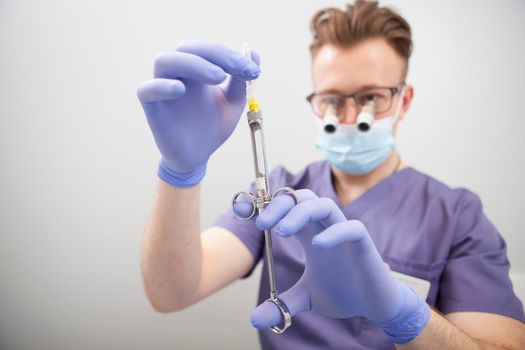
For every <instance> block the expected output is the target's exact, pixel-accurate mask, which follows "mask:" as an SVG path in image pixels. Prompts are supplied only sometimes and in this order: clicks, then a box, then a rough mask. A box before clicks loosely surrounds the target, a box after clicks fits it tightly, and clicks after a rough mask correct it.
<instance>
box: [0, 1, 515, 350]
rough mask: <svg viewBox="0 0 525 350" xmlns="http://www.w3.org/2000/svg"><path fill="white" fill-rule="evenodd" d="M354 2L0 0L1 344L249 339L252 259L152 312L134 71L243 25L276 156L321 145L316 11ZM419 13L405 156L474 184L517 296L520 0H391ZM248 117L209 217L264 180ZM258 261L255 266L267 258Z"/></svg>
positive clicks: (222, 167)
mask: <svg viewBox="0 0 525 350" xmlns="http://www.w3.org/2000/svg"><path fill="white" fill-rule="evenodd" d="M327 4H334V5H337V6H339V7H340V6H342V5H343V4H344V2H342V1H332V2H326V1H308V2H306V1H302V2H299V1H296V2H291V1H246V0H245V1H240V0H237V1H203V0H199V1H147V2H133V1H132V2H124V1H121V2H109V1H83V2H80V1H66V0H62V1H61V0H50V1H25V0H16V1H14V0H11V1H8V0H3V1H0V50H1V54H0V100H1V103H0V116H1V118H2V127H1V129H0V130H1V131H0V132H1V135H0V149H1V163H0V164H1V166H2V171H1V172H0V178H1V181H0V184H1V193H2V197H1V198H2V199H1V201H2V202H1V203H2V210H1V220H0V225H1V226H0V228H1V231H0V348H1V349H24V350H29V349H54V350H59V349H128V350H131V349H146V348H147V349H206V348H214V349H217V348H221V349H246V348H256V347H258V343H257V338H256V332H255V331H254V330H253V329H252V328H251V327H250V325H249V322H248V320H249V314H250V312H251V310H252V309H253V307H254V306H255V301H256V290H257V284H258V276H259V274H260V272H256V273H255V277H252V278H250V279H248V280H246V281H240V282H238V283H235V284H234V285H232V286H230V287H228V288H226V289H225V290H223V291H221V292H219V293H218V294H217V295H215V296H213V297H211V298H209V299H207V300H205V301H204V302H202V303H200V304H198V305H196V306H194V307H191V308H189V309H188V310H185V311H183V312H179V313H175V314H170V315H161V314H156V313H155V312H154V311H153V310H152V309H151V308H150V307H149V305H148V302H147V300H146V298H145V296H144V292H143V290H142V286H141V277H140V244H141V240H142V236H143V231H144V228H145V224H146V220H147V217H148V214H149V211H150V208H151V205H152V200H153V195H154V189H155V184H156V181H157V177H156V165H157V161H158V158H159V155H158V152H157V150H156V148H155V145H154V142H153V138H152V136H151V134H150V131H149V129H148V126H147V124H146V120H145V118H144V116H143V113H142V110H141V107H140V105H139V103H138V101H137V99H136V97H135V88H136V86H137V84H138V83H139V82H140V81H142V80H144V79H148V78H149V77H150V76H151V73H152V62H153V58H154V56H155V54H156V53H157V52H158V51H160V50H169V49H171V48H173V47H175V45H176V44H177V42H179V41H181V40H183V39H206V40H213V41H219V42H222V43H224V44H225V45H228V46H230V47H232V48H240V44H241V42H243V41H249V42H250V43H251V46H252V47H253V48H254V49H255V50H257V51H258V52H259V54H260V55H261V57H262V71H263V74H262V76H261V78H260V79H259V81H258V82H257V89H258V96H259V98H260V102H261V105H262V108H263V109H264V111H265V115H266V134H267V135H266V136H267V148H268V159H269V163H270V164H269V165H270V166H271V167H272V168H273V167H275V166H277V165H279V164H285V165H286V166H287V167H288V168H289V169H290V170H291V171H298V170H299V169H301V168H302V167H303V166H304V165H305V164H307V163H308V162H310V161H312V160H314V159H319V157H320V155H319V154H318V153H317V152H316V151H315V148H314V137H315V124H314V121H313V115H312V113H311V112H310V109H309V106H308V105H307V104H306V102H305V101H304V96H306V95H307V94H308V93H309V92H310V91H311V89H312V87H311V81H310V70H309V69H310V57H309V53H308V44H309V41H310V34H309V30H308V24H309V19H310V17H311V16H312V15H313V14H314V12H315V11H316V10H317V9H319V8H321V7H324V6H326V5H327ZM394 5H395V6H396V7H397V8H398V9H400V10H401V13H402V14H403V15H404V16H405V17H406V18H407V19H408V21H409V22H410V23H411V25H412V27H413V30H414V42H415V51H414V55H413V58H412V62H411V69H410V75H409V79H408V81H409V82H411V83H413V84H414V86H415V99H414V104H413V106H412V109H411V110H410V112H409V114H408V116H407V118H406V119H405V121H404V122H403V125H402V126H401V128H400V132H399V135H398V139H399V149H400V151H401V154H402V156H403V158H404V159H405V160H406V161H407V162H408V163H409V164H411V165H413V166H415V167H417V168H418V169H420V170H421V171H423V172H426V173H429V174H432V175H433V176H435V177H436V178H438V179H440V180H442V181H444V182H445V183H447V184H449V185H451V186H464V187H468V188H469V189H471V190H473V191H475V192H476V193H478V194H479V195H480V196H481V198H482V200H483V203H484V205H485V210H486V212H487V214H488V216H489V217H490V218H491V220H492V221H493V222H494V224H495V225H496V227H497V228H498V229H499V230H500V231H501V233H502V235H503V236H504V237H505V239H506V240H507V242H508V245H509V257H510V260H511V263H512V273H513V274H512V276H513V279H514V280H515V286H516V289H517V290H518V292H519V293H520V295H521V298H522V299H523V298H524V297H525V292H524V290H525V288H524V284H523V280H524V279H523V274H524V272H525V257H524V255H523V254H522V250H523V247H524V237H523V227H524V226H525V215H524V212H523V204H522V199H523V196H524V195H525V184H524V182H523V179H524V178H525V167H524V165H525V164H524V162H525V157H524V156H523V154H524V151H525V138H524V137H523V131H524V130H525V128H524V126H525V123H524V118H523V113H522V111H523V104H524V97H523V91H524V89H523V81H525V66H524V64H523V62H525V40H523V38H524V34H525V2H523V1H522V0H514V1H510V0H507V1H498V2H495V1H452V0H448V1H408V0H407V1H395V2H394ZM249 147H250V145H249V135H248V131H247V127H246V125H245V124H244V123H243V122H241V125H240V126H239V127H238V128H237V130H236V131H235V132H234V134H233V136H232V137H231V138H230V139H229V140H228V141H227V142H226V144H225V145H224V146H223V147H222V148H221V149H220V150H219V151H218V152H217V153H216V154H215V155H214V156H213V158H212V160H211V162H210V164H209V171H208V176H207V177H206V179H205V181H204V190H203V197H204V200H203V208H202V210H203V215H202V224H203V226H206V225H209V224H210V223H211V222H212V220H213V219H214V218H215V217H216V215H217V214H218V213H220V212H222V211H224V210H227V209H228V205H229V200H230V197H231V195H232V194H233V193H234V192H236V191H237V190H240V189H244V188H245V187H246V186H247V185H248V183H249V182H250V181H252V176H253V174H252V171H253V169H252V159H251V154H250V148H249ZM257 271H259V270H257Z"/></svg>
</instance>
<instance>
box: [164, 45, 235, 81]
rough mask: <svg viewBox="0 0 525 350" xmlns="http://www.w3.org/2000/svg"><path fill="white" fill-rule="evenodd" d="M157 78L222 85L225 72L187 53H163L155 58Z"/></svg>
mask: <svg viewBox="0 0 525 350" xmlns="http://www.w3.org/2000/svg"><path fill="white" fill-rule="evenodd" d="M154 76H155V78H168V79H192V80H196V81H199V82H202V83H205V84H213V85H216V84H220V83H221V82H223V81H224V79H226V77H227V75H226V73H225V72H224V70H223V69H222V68H221V67H219V66H217V65H215V64H213V63H211V62H209V61H207V60H205V59H204V58H202V57H199V56H196V55H192V54H189V53H185V52H176V51H163V52H160V53H159V54H158V55H157V57H156V58H155V65H154Z"/></svg>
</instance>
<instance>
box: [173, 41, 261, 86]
mask: <svg viewBox="0 0 525 350" xmlns="http://www.w3.org/2000/svg"><path fill="white" fill-rule="evenodd" d="M175 50H176V51H179V52H186V53H190V54H194V55H197V56H200V57H202V58H203V59H205V60H207V61H209V62H212V63H214V64H216V65H217V66H219V67H221V68H222V69H224V71H226V72H227V73H228V74H231V75H234V76H238V77H241V78H243V79H245V80H252V79H255V78H257V77H258V76H259V74H260V72H261V71H260V69H259V66H258V64H257V63H255V62H253V61H252V60H250V59H248V58H246V57H244V56H243V55H241V54H240V53H239V52H236V51H234V50H231V49H229V48H227V47H225V46H223V45H220V44H217V43H211V42H205V41H183V42H181V43H180V44H179V45H177V48H176V49H175ZM255 57H256V58H258V56H257V55H255ZM253 58H254V55H252V59H253Z"/></svg>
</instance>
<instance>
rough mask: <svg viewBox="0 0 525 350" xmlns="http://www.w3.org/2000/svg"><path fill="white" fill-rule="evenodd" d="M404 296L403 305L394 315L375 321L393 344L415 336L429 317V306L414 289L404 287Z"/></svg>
mask: <svg viewBox="0 0 525 350" xmlns="http://www.w3.org/2000/svg"><path fill="white" fill-rule="evenodd" d="M405 297H406V302H405V306H404V307H403V309H402V310H401V312H400V313H399V314H398V315H397V316H396V317H394V318H393V319H391V320H390V321H386V322H378V323H376V325H377V326H379V327H380V328H382V329H383V332H384V333H385V335H386V336H387V337H388V338H389V339H390V341H391V342H392V343H394V344H406V343H408V342H409V341H411V340H413V339H414V338H416V337H417V336H418V335H419V333H421V331H422V330H423V328H425V326H426V325H427V323H428V320H429V319H430V307H429V306H428V305H427V303H426V302H425V301H424V300H423V299H421V297H419V295H417V293H416V292H415V291H414V290H412V289H411V288H409V287H406V293H405Z"/></svg>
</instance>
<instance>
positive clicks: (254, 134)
mask: <svg viewBox="0 0 525 350" xmlns="http://www.w3.org/2000/svg"><path fill="white" fill-rule="evenodd" d="M242 51H243V54H244V56H245V57H247V58H248V59H250V60H251V59H252V55H251V50H250V47H249V46H248V44H247V43H244V44H243V45H242ZM246 98H247V100H248V113H247V117H248V124H249V126H250V133H251V140H252V150H253V159H254V165H255V189H256V193H255V195H254V197H255V198H254V205H255V206H256V207H257V208H256V210H257V213H258V214H262V213H263V211H264V209H265V208H266V206H267V205H268V204H269V203H270V201H271V199H272V197H271V193H270V185H269V183H268V172H267V169H268V166H267V163H266V152H265V146H264V132H263V115H262V112H261V110H260V109H259V103H258V102H257V99H256V97H255V89H254V83H253V81H247V82H246ZM279 192H281V193H282V192H288V193H291V194H292V195H293V196H294V198H296V202H298V199H297V197H296V196H295V194H294V192H293V190H292V189H289V188H282V189H279V190H277V191H276V194H277V193H279ZM236 196H237V195H236ZM236 196H234V200H233V201H234V203H235V200H236V198H237V197H236ZM254 211H255V208H254ZM264 241H265V251H266V259H267V264H268V279H269V283H270V298H269V299H268V300H269V301H271V302H273V303H274V304H275V305H276V306H277V307H278V308H279V309H280V311H281V313H282V315H283V320H284V326H283V327H282V328H281V327H278V326H274V327H272V328H270V329H271V330H272V331H273V332H274V333H278V334H280V333H283V332H284V331H285V330H286V329H287V328H288V327H290V325H291V324H292V319H291V316H290V312H289V311H288V308H287V307H286V305H285V304H284V303H283V302H282V301H281V299H279V296H278V292H277V286H276V283H275V269H274V261H273V250H272V236H271V233H270V230H264Z"/></svg>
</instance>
